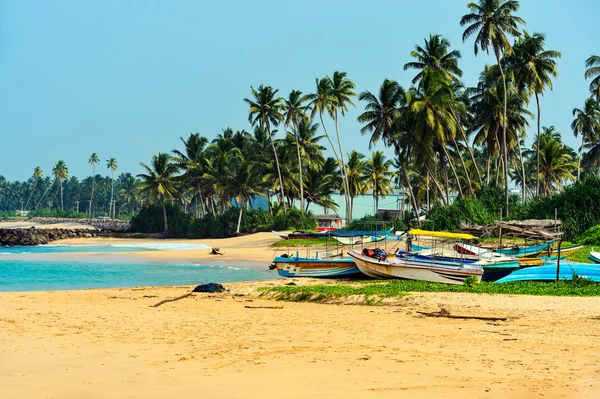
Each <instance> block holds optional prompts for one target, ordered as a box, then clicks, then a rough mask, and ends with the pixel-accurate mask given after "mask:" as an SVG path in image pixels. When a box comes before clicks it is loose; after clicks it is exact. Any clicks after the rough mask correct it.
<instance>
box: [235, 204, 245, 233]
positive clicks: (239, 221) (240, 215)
mask: <svg viewBox="0 0 600 399" xmlns="http://www.w3.org/2000/svg"><path fill="white" fill-rule="evenodd" d="M238 205H239V206H240V214H239V216H238V223H237V229H236V230H235V232H236V233H237V234H240V226H241V225H242V212H244V203H243V202H242V201H241V200H240V203H239V204H238Z"/></svg>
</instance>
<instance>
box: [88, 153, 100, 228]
mask: <svg viewBox="0 0 600 399" xmlns="http://www.w3.org/2000/svg"><path fill="white" fill-rule="evenodd" d="M88 162H89V163H90V165H92V194H91V196H90V206H89V209H88V213H89V215H90V217H92V218H93V217H94V214H93V212H92V209H93V208H92V204H93V203H94V183H95V180H96V164H97V163H100V158H99V157H98V154H96V153H95V152H93V153H92V155H90V159H89V160H88Z"/></svg>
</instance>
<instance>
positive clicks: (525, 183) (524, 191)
mask: <svg viewBox="0 0 600 399" xmlns="http://www.w3.org/2000/svg"><path fill="white" fill-rule="evenodd" d="M518 154H519V162H520V164H521V173H522V175H523V182H522V183H523V184H522V189H523V198H522V203H523V204H524V203H525V197H526V191H527V182H526V179H525V162H523V154H522V153H521V148H520V146H519V151H518Z"/></svg>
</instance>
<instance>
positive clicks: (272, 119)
mask: <svg viewBox="0 0 600 399" xmlns="http://www.w3.org/2000/svg"><path fill="white" fill-rule="evenodd" d="M250 89H251V90H252V96H253V97H254V98H253V99H252V100H250V99H247V98H244V101H245V102H246V103H247V104H248V105H249V106H250V109H249V111H248V121H249V122H250V123H251V124H252V126H255V125H257V124H258V125H259V126H261V127H264V128H266V129H267V134H268V136H269V139H270V141H271V149H272V150H273V156H274V157H275V164H276V165H277V173H278V175H279V189H280V193H281V202H283V210H284V212H287V209H286V205H285V198H284V197H285V195H284V193H283V179H282V178H281V167H280V165H279V159H278V158H277V150H276V149H275V143H274V142H273V135H272V134H271V126H277V125H279V123H280V122H283V120H284V117H283V114H282V113H281V111H282V110H283V105H282V104H281V98H280V97H275V96H276V95H277V92H278V91H279V90H275V89H273V88H272V87H271V86H266V87H265V86H263V85H260V86H259V87H258V90H255V89H254V87H250Z"/></svg>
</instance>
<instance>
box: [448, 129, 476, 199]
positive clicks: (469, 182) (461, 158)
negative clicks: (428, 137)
mask: <svg viewBox="0 0 600 399" xmlns="http://www.w3.org/2000/svg"><path fill="white" fill-rule="evenodd" d="M452 141H454V147H456V152H457V153H458V157H459V158H460V163H461V164H462V167H463V169H464V170H465V176H467V182H468V184H469V191H470V192H471V195H472V196H473V198H475V199H477V195H475V190H473V182H471V176H470V175H469V170H468V169H467V165H466V164H465V160H464V159H463V157H462V154H461V153H460V150H459V149H458V143H457V142H456V138H454V137H452ZM454 174H455V175H456V172H455V173H454ZM456 183H458V177H456ZM458 184H459V186H460V183H458ZM461 195H462V194H461Z"/></svg>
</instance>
